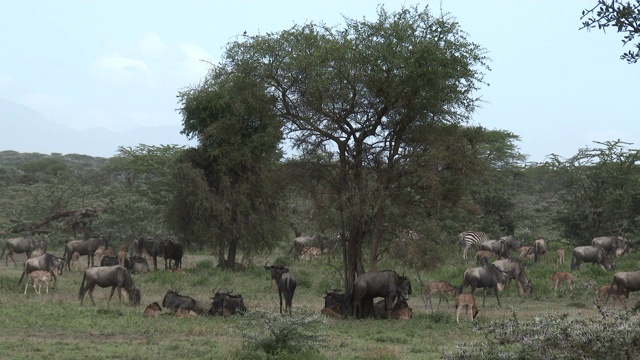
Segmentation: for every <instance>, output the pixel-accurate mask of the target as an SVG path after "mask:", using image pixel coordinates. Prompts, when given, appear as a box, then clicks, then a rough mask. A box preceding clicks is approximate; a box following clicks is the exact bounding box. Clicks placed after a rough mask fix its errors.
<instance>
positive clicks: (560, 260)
mask: <svg viewBox="0 0 640 360" xmlns="http://www.w3.org/2000/svg"><path fill="white" fill-rule="evenodd" d="M556 264H557V265H558V267H560V265H563V264H564V249H558V250H556Z"/></svg>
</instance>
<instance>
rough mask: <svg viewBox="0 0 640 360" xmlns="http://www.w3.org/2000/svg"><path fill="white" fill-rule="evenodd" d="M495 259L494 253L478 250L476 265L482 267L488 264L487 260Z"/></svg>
mask: <svg viewBox="0 0 640 360" xmlns="http://www.w3.org/2000/svg"><path fill="white" fill-rule="evenodd" d="M495 257H496V253H494V252H493V251H489V250H479V251H478V252H477V253H476V263H477V264H480V265H482V264H485V263H487V262H489V259H491V258H495Z"/></svg>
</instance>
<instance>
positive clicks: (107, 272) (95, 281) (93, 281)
mask: <svg viewBox="0 0 640 360" xmlns="http://www.w3.org/2000/svg"><path fill="white" fill-rule="evenodd" d="M85 283H86V285H85ZM96 285H98V286H99V287H102V288H106V287H109V286H111V294H110V295H109V300H108V301H107V306H109V305H110V303H111V298H112V297H113V293H114V292H115V290H116V288H117V289H118V302H119V303H121V302H122V289H123V288H124V290H125V292H126V293H127V297H128V298H129V302H130V303H131V304H133V305H140V289H138V288H136V287H135V285H134V284H133V280H132V279H131V275H130V274H129V271H128V270H127V269H126V268H125V267H124V266H120V265H115V266H98V267H92V268H88V269H87V270H85V271H84V276H83V277H82V282H81V283H80V292H79V293H78V298H79V299H80V305H82V304H83V302H84V294H85V293H86V292H87V291H88V292H89V297H90V298H91V303H92V304H93V306H96V302H95V301H94V300H93V289H94V288H95V287H96Z"/></svg>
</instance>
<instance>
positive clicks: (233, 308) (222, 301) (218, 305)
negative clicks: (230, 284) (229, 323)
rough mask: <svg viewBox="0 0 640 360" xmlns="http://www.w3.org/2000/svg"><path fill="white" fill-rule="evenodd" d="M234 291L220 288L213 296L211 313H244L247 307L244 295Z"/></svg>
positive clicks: (227, 314)
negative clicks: (236, 293) (235, 293)
mask: <svg viewBox="0 0 640 360" xmlns="http://www.w3.org/2000/svg"><path fill="white" fill-rule="evenodd" d="M232 293H233V290H232V291H222V290H218V291H216V292H215V294H214V295H213V297H212V298H211V299H212V300H213V302H212V303H211V307H210V308H209V315H212V316H215V315H220V316H231V315H235V314H240V315H244V314H245V313H246V312H247V307H246V306H245V305H244V300H243V299H242V295H240V294H238V295H233V294H232Z"/></svg>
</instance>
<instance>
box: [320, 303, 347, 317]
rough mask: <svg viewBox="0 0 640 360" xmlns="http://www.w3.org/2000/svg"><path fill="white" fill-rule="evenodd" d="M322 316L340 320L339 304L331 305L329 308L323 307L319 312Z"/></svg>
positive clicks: (340, 310)
mask: <svg viewBox="0 0 640 360" xmlns="http://www.w3.org/2000/svg"><path fill="white" fill-rule="evenodd" d="M320 313H321V314H322V315H326V316H329V317H332V318H341V317H342V305H341V304H333V305H331V306H325V307H323V308H322V310H320Z"/></svg>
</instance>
